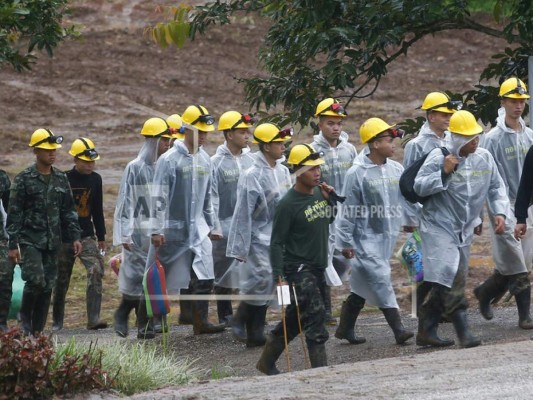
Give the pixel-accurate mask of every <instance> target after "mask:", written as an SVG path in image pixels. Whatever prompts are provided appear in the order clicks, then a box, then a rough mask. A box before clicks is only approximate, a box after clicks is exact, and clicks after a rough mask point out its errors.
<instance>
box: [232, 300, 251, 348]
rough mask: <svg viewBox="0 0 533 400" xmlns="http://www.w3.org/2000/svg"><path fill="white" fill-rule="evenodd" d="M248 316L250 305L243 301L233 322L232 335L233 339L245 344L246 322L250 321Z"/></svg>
mask: <svg viewBox="0 0 533 400" xmlns="http://www.w3.org/2000/svg"><path fill="white" fill-rule="evenodd" d="M248 314H249V312H248V304H247V303H245V302H244V301H241V302H240V303H239V307H237V311H236V312H235V315H234V316H233V318H232V320H231V333H232V334H233V337H234V338H235V339H236V340H238V341H239V342H243V343H245V342H246V321H247V320H248Z"/></svg>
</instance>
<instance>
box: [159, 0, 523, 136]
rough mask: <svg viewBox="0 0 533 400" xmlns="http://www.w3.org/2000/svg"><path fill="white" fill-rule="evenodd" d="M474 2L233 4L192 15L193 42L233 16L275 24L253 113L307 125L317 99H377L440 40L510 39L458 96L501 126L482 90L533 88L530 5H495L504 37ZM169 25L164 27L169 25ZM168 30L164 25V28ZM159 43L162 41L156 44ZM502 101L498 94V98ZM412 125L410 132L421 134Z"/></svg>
mask: <svg viewBox="0 0 533 400" xmlns="http://www.w3.org/2000/svg"><path fill="white" fill-rule="evenodd" d="M471 3H472V2H470V1H467V0H372V1H369V0H229V1H221V0H217V1H214V2H210V3H207V4H205V5H201V6H197V7H195V8H191V9H190V14H189V20H187V21H188V22H187V21H185V22H184V23H186V24H189V37H190V38H191V39H192V40H194V39H195V37H196V36H197V35H201V34H203V33H205V32H206V30H207V29H209V28H210V27H211V26H213V25H225V24H229V23H231V21H232V17H233V16H238V15H241V14H242V13H250V12H257V13H259V14H260V15H261V16H263V17H265V18H267V19H269V20H270V23H271V24H270V28H269V30H268V32H267V34H266V36H265V41H264V45H263V47H262V48H261V49H260V52H259V61H260V64H261V66H262V67H263V68H264V70H265V71H266V73H267V76H266V77H252V78H246V79H245V78H241V79H240V81H241V82H242V83H243V84H244V89H245V94H246V101H247V102H249V103H250V105H251V107H252V108H255V109H258V110H259V109H266V110H267V111H268V110H270V109H272V108H273V107H276V106H278V107H279V106H282V107H283V110H284V114H283V115H281V116H280V115H278V116H277V117H276V119H277V121H278V122H280V123H287V122H291V123H299V124H300V125H302V126H304V125H307V123H308V122H309V119H310V118H311V117H312V115H313V112H314V107H315V105H316V99H320V98H324V97H327V96H335V97H337V98H341V99H343V100H344V102H345V103H346V105H348V104H349V103H350V102H351V101H352V100H353V99H355V98H364V97H367V96H370V95H372V94H373V93H374V91H375V90H376V88H377V87H378V85H379V83H380V80H381V79H382V78H383V76H385V75H386V74H387V72H388V67H389V65H391V63H393V62H394V61H396V60H397V59H398V58H399V57H400V56H402V55H407V54H408V51H409V49H410V48H411V46H413V45H414V44H415V43H416V42H417V41H419V40H420V39H422V38H423V37H425V36H427V35H433V34H435V33H437V32H443V31H453V30H457V29H470V30H474V31H478V32H482V33H484V34H486V35H488V36H492V37H498V38H503V39H504V40H506V41H507V42H508V43H509V48H507V49H505V50H504V51H503V52H502V53H501V54H496V55H494V63H492V64H490V65H489V66H487V68H486V69H485V70H484V71H483V73H482V74H481V76H480V84H479V85H477V86H476V89H475V90H471V91H468V92H465V93H460V94H455V96H456V97H461V98H463V99H464V101H465V103H466V105H467V107H468V108H469V109H471V110H472V111H473V112H474V113H475V114H476V115H477V116H478V117H480V118H481V119H482V120H483V122H485V123H490V122H492V121H493V119H494V118H495V115H496V113H495V112H494V107H497V104H496V101H497V97H496V96H495V95H494V94H495V90H497V88H494V87H490V86H488V85H483V84H481V82H482V81H487V80H490V79H493V78H497V79H499V80H500V81H503V79H505V78H506V77H508V76H510V75H518V76H520V77H521V79H523V80H524V81H527V57H526V56H527V55H529V54H533V6H532V5H531V0H495V1H493V6H492V11H493V17H494V19H495V20H496V21H497V22H499V25H498V26H499V27H500V28H499V29H496V28H493V27H492V26H489V25H484V24H482V23H480V22H478V21H477V20H476V18H475V17H473V16H472V15H471ZM163 25H164V24H163ZM160 26H162V25H160ZM156 41H158V40H156ZM496 93H497V92H496ZM417 124H418V123H417V122H416V121H415V120H411V121H408V123H406V125H405V126H406V127H407V128H408V129H409V130H412V129H415V128H416V126H417Z"/></svg>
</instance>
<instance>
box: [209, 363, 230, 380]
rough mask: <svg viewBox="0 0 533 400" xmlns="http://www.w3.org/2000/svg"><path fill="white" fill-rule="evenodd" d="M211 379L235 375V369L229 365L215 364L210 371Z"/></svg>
mask: <svg viewBox="0 0 533 400" xmlns="http://www.w3.org/2000/svg"><path fill="white" fill-rule="evenodd" d="M210 375H211V379H215V380H216V379H224V378H228V377H230V376H233V375H235V371H234V370H233V368H231V367H230V366H229V365H226V366H222V365H215V366H214V367H212V368H211V371H210Z"/></svg>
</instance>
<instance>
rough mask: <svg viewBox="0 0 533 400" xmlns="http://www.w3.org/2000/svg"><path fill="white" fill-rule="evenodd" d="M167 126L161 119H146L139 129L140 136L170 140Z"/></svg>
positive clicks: (170, 135) (170, 136)
mask: <svg viewBox="0 0 533 400" xmlns="http://www.w3.org/2000/svg"><path fill="white" fill-rule="evenodd" d="M168 128H169V126H168V124H167V122H166V121H165V120H164V119H163V118H159V117H154V118H149V119H147V120H146V121H145V122H144V124H143V127H142V129H141V135H143V136H150V137H166V138H172V134H171V133H170V130H169V129H168Z"/></svg>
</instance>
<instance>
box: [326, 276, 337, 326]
mask: <svg viewBox="0 0 533 400" xmlns="http://www.w3.org/2000/svg"><path fill="white" fill-rule="evenodd" d="M324 307H325V309H326V325H337V319H335V318H333V311H332V308H331V287H329V286H328V285H326V286H325V288H324Z"/></svg>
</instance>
